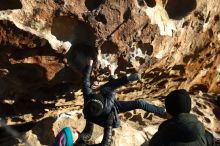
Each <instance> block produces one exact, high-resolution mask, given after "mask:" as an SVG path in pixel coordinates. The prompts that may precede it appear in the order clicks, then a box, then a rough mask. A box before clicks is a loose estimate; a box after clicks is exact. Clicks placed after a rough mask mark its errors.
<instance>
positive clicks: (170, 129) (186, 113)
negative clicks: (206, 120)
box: [149, 89, 215, 146]
mask: <svg viewBox="0 0 220 146" xmlns="http://www.w3.org/2000/svg"><path fill="white" fill-rule="evenodd" d="M165 107H166V111H167V115H168V117H169V118H168V120H166V121H164V122H163V123H162V124H161V125H160V126H159V130H158V132H156V133H155V135H153V137H152V139H151V140H150V141H149V146H165V145H166V146H171V145H172V146H215V141H214V137H213V135H212V134H211V133H209V132H208V131H206V130H205V127H204V126H203V124H202V123H201V122H200V121H199V120H198V119H197V118H196V116H194V115H192V114H190V110H191V97H190V95H189V94H188V92H187V91H186V90H184V89H180V90H174V91H172V92H170V94H168V96H166V99H165Z"/></svg>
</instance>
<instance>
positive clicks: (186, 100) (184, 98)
mask: <svg viewBox="0 0 220 146" xmlns="http://www.w3.org/2000/svg"><path fill="white" fill-rule="evenodd" d="M165 107H166V111H167V112H168V113H169V114H171V115H172V116H177V115H179V114H180V113H189V112H190V110H191V98H190V96H189V94H188V92H187V91H186V90H184V89H180V90H174V91H172V92H170V94H168V95H167V97H166V99H165Z"/></svg>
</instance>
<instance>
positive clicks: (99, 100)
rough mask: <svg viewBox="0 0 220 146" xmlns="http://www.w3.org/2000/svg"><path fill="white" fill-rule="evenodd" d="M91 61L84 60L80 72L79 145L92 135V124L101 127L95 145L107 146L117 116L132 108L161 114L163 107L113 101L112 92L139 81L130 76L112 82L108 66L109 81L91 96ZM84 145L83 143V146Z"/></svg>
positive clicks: (118, 122) (136, 101) (112, 78)
mask: <svg viewBox="0 0 220 146" xmlns="http://www.w3.org/2000/svg"><path fill="white" fill-rule="evenodd" d="M92 65H93V60H92V59H90V58H88V63H87V65H86V67H85V68H84V70H83V75H84V78H83V97H84V109H83V113H84V117H85V119H86V126H85V128H84V130H83V131H82V133H81V134H80V138H79V143H81V144H82V143H84V144H85V142H86V141H88V140H89V139H90V138H91V136H92V132H93V124H94V123H95V124H97V125H99V126H102V127H103V128H104V136H103V139H102V141H101V143H100V144H94V145H96V146H110V145H111V142H112V128H118V127H119V126H120V119H119V115H118V114H119V113H124V112H128V111H131V110H134V109H143V110H145V111H147V112H152V113H155V114H158V115H162V116H163V115H164V114H165V108H163V107H158V106H155V105H152V104H149V103H147V102H145V101H142V100H133V101H119V100H117V99H116V97H115V96H116V95H115V94H116V92H115V90H116V89H117V88H119V87H121V86H123V85H126V84H128V83H129V82H132V81H137V80H139V79H140V77H139V75H138V74H137V73H136V74H131V75H129V76H123V77H122V78H118V79H115V78H114V77H113V76H114V72H115V68H113V67H112V66H111V65H110V66H109V67H108V69H109V72H110V77H109V81H108V82H107V83H106V84H104V85H102V86H101V87H100V92H99V93H94V92H93V91H92V89H91V88H90V86H91V84H90V74H91V72H92ZM85 145H87V144H85Z"/></svg>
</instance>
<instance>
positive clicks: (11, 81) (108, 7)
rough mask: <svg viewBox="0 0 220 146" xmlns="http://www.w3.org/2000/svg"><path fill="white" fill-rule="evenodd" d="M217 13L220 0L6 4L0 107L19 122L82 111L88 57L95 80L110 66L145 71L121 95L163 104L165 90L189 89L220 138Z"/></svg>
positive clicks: (0, 30) (15, 0)
mask: <svg viewBox="0 0 220 146" xmlns="http://www.w3.org/2000/svg"><path fill="white" fill-rule="evenodd" d="M9 3H10V4H9ZM219 14H220V3H219V2H218V0H209V1H206V0H200V1H196V0H181V1H178V3H176V1H175V0H120V1H118V0H74V1H71V0H21V1H19V0H9V1H7V2H0V88H1V90H0V98H1V100H0V101H1V102H0V114H1V116H2V117H4V118H5V119H6V121H7V123H8V124H12V125H14V124H20V123H25V122H29V121H36V122H38V121H39V120H42V119H43V118H46V117H49V116H51V115H53V116H55V115H58V114H60V113H62V112H66V111H68V110H74V109H77V110H78V109H81V108H82V99H81V98H82V96H81V93H80V87H81V85H80V83H81V77H82V75H81V70H82V68H83V67H84V66H85V63H86V57H88V56H92V57H94V58H97V63H96V65H95V67H94V73H93V81H94V83H95V84H94V88H96V87H98V85H100V84H103V82H104V81H106V79H107V78H105V77H106V73H105V72H104V71H105V70H106V66H107V65H108V64H112V65H115V66H117V67H118V68H117V70H116V74H117V75H118V76H120V75H122V74H124V73H125V72H127V73H133V72H139V73H140V74H141V75H142V79H141V81H138V82H137V83H136V84H130V85H128V86H127V87H126V88H125V87H123V88H121V89H120V90H119V92H118V96H119V98H120V99H123V100H129V99H140V98H141V99H144V100H149V101H153V102H156V103H159V104H160V105H162V104H163V103H162V102H163V98H159V97H161V96H164V95H166V94H168V93H169V92H170V91H172V90H174V89H178V88H184V89H186V90H188V91H190V93H191V94H192V95H194V100H195V102H194V107H193V112H194V113H195V114H196V115H197V116H198V117H199V119H200V120H201V121H203V123H204V124H205V125H206V127H207V128H208V129H209V130H210V131H212V132H213V133H214V134H215V137H218V138H219V137H220V136H219V133H220V129H219V127H220V124H219V122H218V120H219V119H220V109H219V107H218V106H217V105H216V104H215V100H216V98H217V96H219V94H220V90H219V89H220V55H219V54H220V49H219V48H220V20H219V17H220V16H219ZM82 43H83V44H88V45H92V46H95V47H94V48H91V49H89V48H86V47H84V46H82V45H80V44H82ZM134 115H137V116H134ZM123 116H124V115H122V119H123ZM125 116H128V117H129V116H131V117H133V116H134V117H135V118H131V119H129V120H128V121H130V120H131V121H132V120H133V122H134V121H135V120H136V121H139V122H138V125H141V126H147V127H150V128H149V129H152V128H153V129H154V128H157V127H154V126H152V125H158V124H159V123H160V122H161V121H162V119H154V118H155V116H153V118H152V121H151V122H149V121H148V123H152V125H151V124H147V125H146V124H144V125H142V124H143V122H140V119H142V118H143V117H144V116H143V114H142V116H141V117H140V115H139V116H138V114H135V113H133V112H131V115H130V114H129V113H127V114H125ZM138 117H139V118H138ZM151 117H152V115H148V118H151ZM136 118H137V119H136ZM138 119H139V120H138ZM124 120H125V121H126V118H125V119H124ZM129 124H131V125H132V126H131V125H128V126H131V127H135V124H132V122H131V123H129ZM125 127H126V126H125ZM136 129H138V128H137V127H136ZM149 129H148V130H146V131H147V132H146V133H148V132H149V131H154V130H149ZM26 130H28V128H27V129H26ZM122 130H123V127H122ZM131 131H132V130H131ZM116 134H117V132H116ZM151 134H152V133H151V132H150V133H148V135H151ZM38 136H39V135H36V137H38ZM120 141H123V139H121V140H118V142H119V143H120ZM36 143H37V142H36ZM41 144H42V143H41ZM115 145H117V143H115Z"/></svg>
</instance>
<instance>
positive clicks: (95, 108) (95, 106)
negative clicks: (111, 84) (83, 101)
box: [86, 94, 104, 117]
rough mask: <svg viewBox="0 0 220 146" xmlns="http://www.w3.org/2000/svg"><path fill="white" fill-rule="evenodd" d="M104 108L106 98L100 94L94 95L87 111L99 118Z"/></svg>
mask: <svg viewBox="0 0 220 146" xmlns="http://www.w3.org/2000/svg"><path fill="white" fill-rule="evenodd" d="M103 107H104V98H103V96H102V95H100V94H92V95H91V99H90V100H89V101H88V103H87V106H86V108H87V110H88V112H89V114H90V115H91V116H93V117H96V116H99V115H100V114H101V113H102V110H103Z"/></svg>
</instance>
